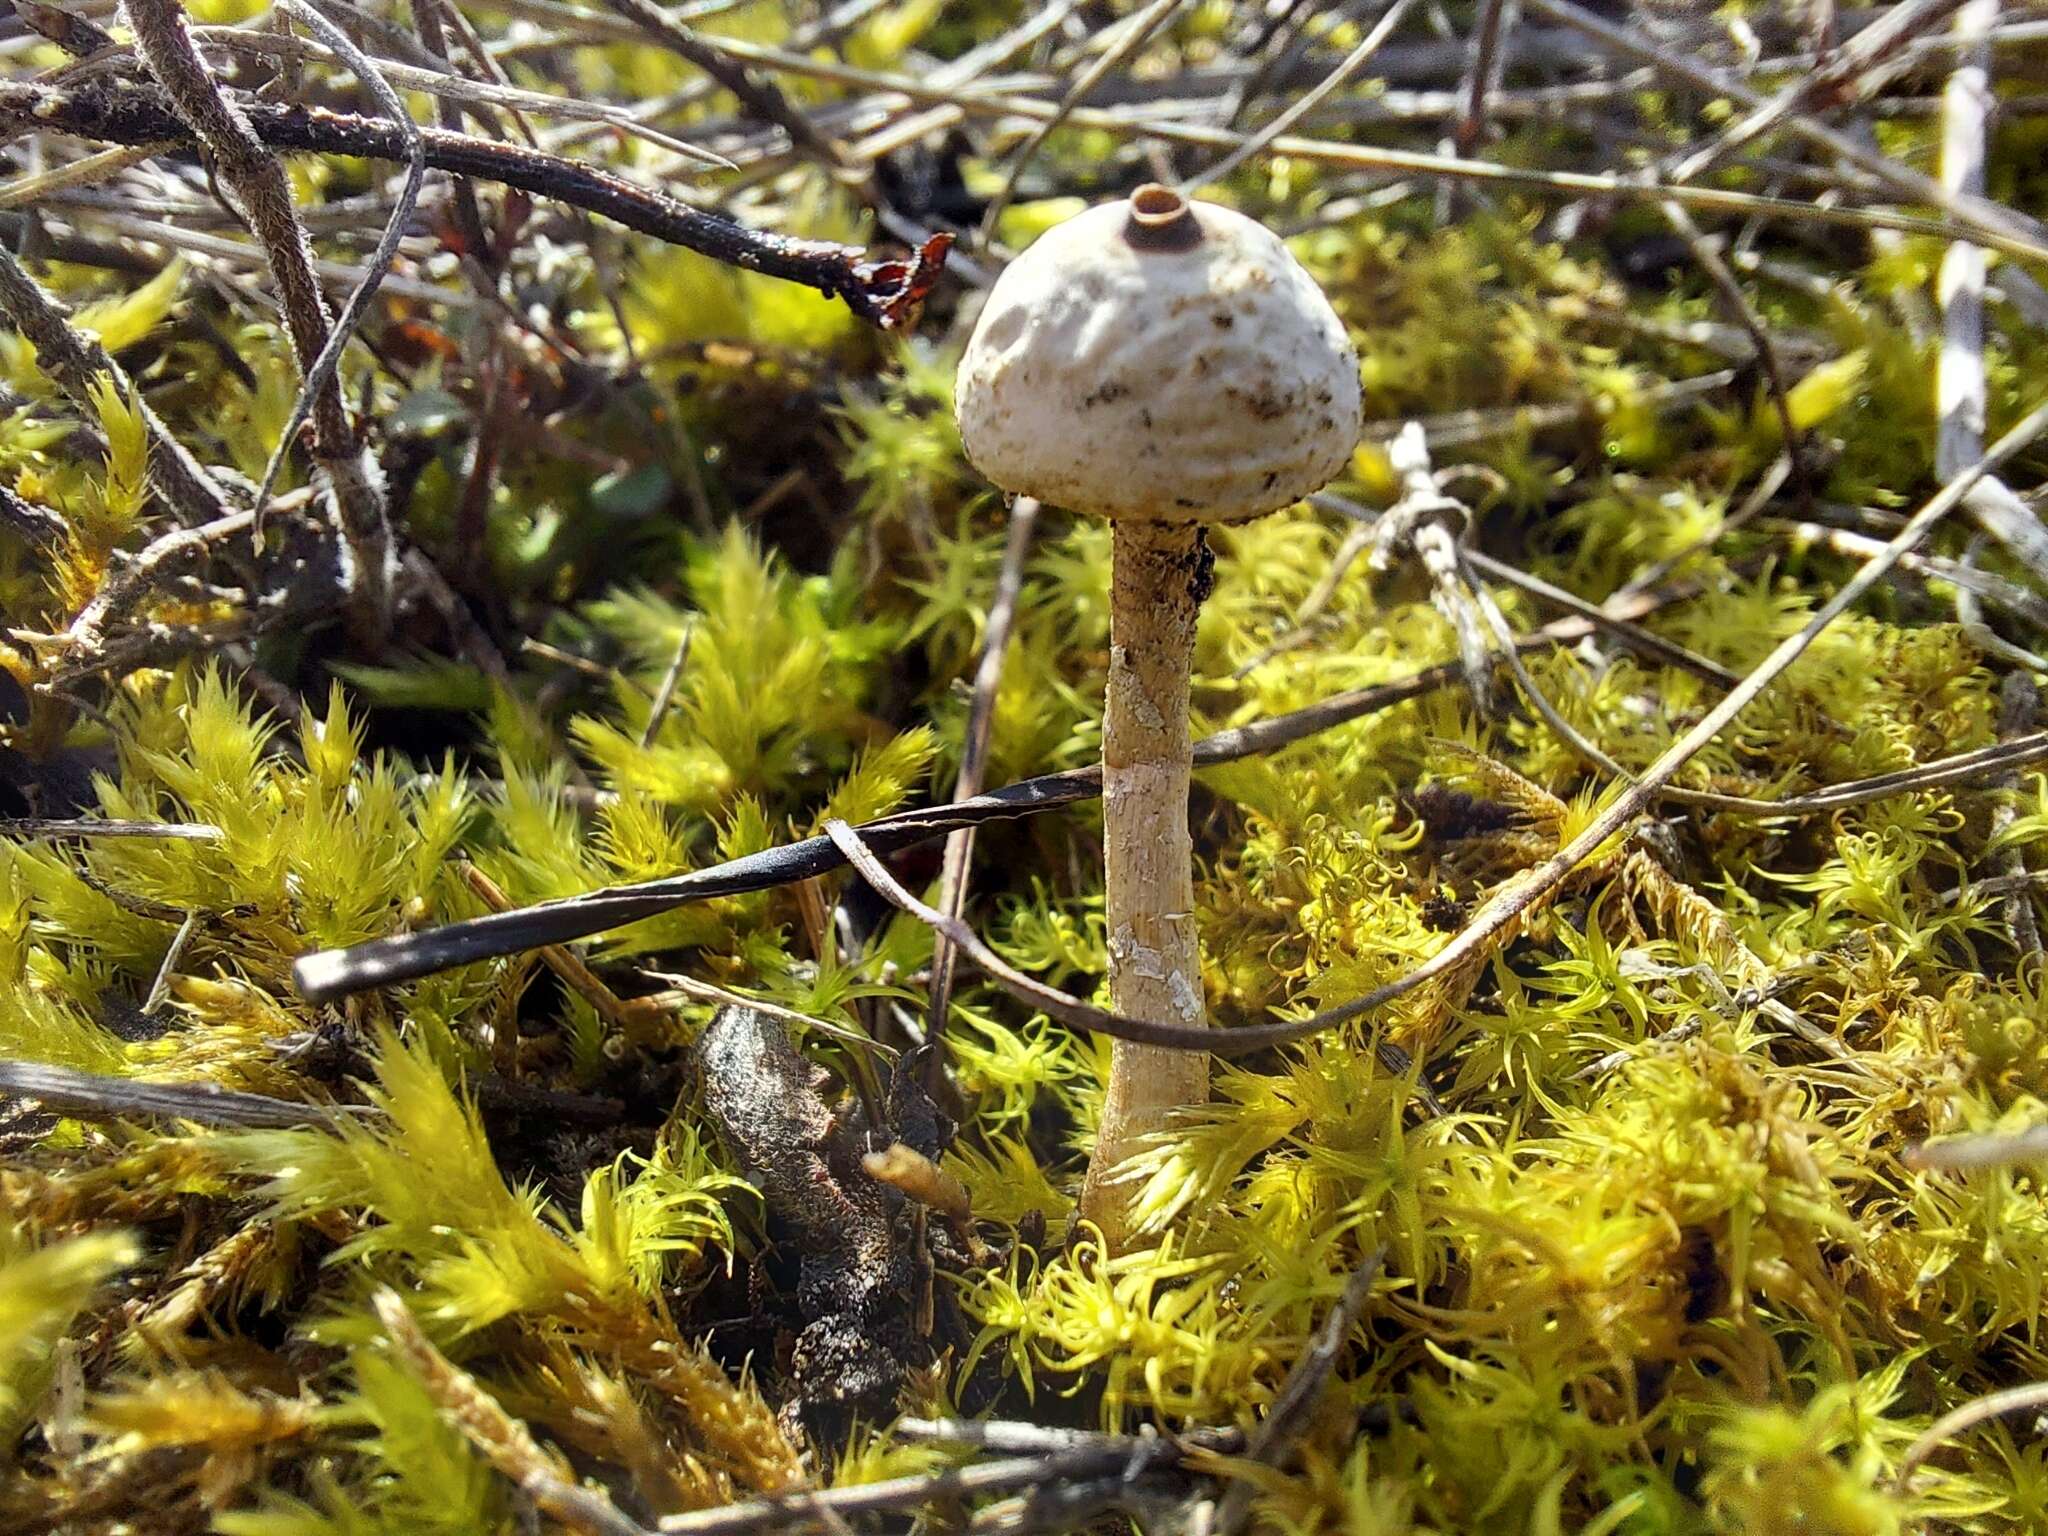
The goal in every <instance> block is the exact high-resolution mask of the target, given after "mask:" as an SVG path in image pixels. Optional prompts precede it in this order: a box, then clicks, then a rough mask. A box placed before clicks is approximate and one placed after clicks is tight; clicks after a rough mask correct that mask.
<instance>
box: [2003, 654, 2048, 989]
mask: <svg viewBox="0 0 2048 1536" xmlns="http://www.w3.org/2000/svg"><path fill="white" fill-rule="evenodd" d="M2040 720H2041V690H2040V688H2039V687H2038V686H2037V685H2036V684H2035V682H2034V679H2033V678H2032V677H2030V676H2028V675H2027V674H2026V673H2025V672H2011V673H2008V674H2007V675H2006V679H2005V681H2004V682H2003V683H2001V684H2000V685H1999V689H1998V734H1999V737H2000V739H2001V740H2004V741H2012V740H2015V739H2018V738H2020V737H2021V736H2023V735H2024V734H2025V733H2026V732H2028V731H2031V730H2033V729H2034V728H2035V727H2036V726H2037V725H2039V724H2040ZM1995 787H1996V788H1997V789H1999V790H2001V791H2003V793H2001V794H2000V795H1999V796H1998V799H1997V803H1996V804H1995V805H1994V806H1993V807H1992V810H1991V837H1992V841H1993V842H1994V843H1996V841H1997V840H1998V837H1999V835H2000V834H2001V833H2003V832H2004V831H2005V830H2006V829H2007V828H2009V827H2010V826H2011V825H2012V824H2013V822H2014V821H2016V820H2017V819H2018V818H2019V808H2018V807H2017V806H2016V805H2015V804H2014V803H2013V802H2014V799H2015V793H2014V792H2015V791H2017V790H2018V789H2019V787H2020V778H2019V774H2018V773H2017V772H2013V773H2008V774H2005V775H2003V776H2002V777H2001V778H1999V779H1998V780H1997V781H1996V785H1995ZM1992 858H1993V864H1992V868H1993V869H1994V870H1996V871H1997V876H1996V878H1999V879H2002V880H2004V881H2006V882H2008V883H2009V885H2010V886H2011V889H2009V890H2008V891H2007V892H2006V894H2005V902H2004V914H2005V927H2006V931H2007V932H2008V933H2010V934H2011V935H2012V947H2013V949H2014V951H2015V952H2016V953H2017V954H2018V955H2019V957H2020V961H2021V963H2022V964H2023V965H2025V964H2029V963H2031V964H2033V965H2036V966H2038V965H2039V964H2040V963H2041V956H2042V945H2041V924H2040V922H2039V921H2038V920H2037V919H2036V918H2035V916H2034V893H2033V891H2032V889H2031V888H2030V886H2031V881H2032V877H2033V876H2032V871H2030V870H2029V869H2028V868H2027V863H2026V854H2025V851H2024V850H2023V849H2022V848H2021V847H2020V845H2019V844H2018V843H2017V842H2012V843H2008V844H2006V846H2005V847H2003V848H2000V849H1998V851H1997V852H1996V853H1994V854H1993V855H1992Z"/></svg>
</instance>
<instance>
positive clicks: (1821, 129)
mask: <svg viewBox="0 0 2048 1536" xmlns="http://www.w3.org/2000/svg"><path fill="white" fill-rule="evenodd" d="M1526 3H1527V5H1528V6H1529V8H1530V9H1531V10H1532V11H1536V12H1538V13H1540V14H1542V15H1544V16H1548V17H1549V18H1550V19H1551V20H1553V21H1557V22H1561V23H1563V24H1564V25H1566V26H1568V27H1571V28H1573V29H1574V30H1575V31H1578V32H1582V33H1584V34H1585V35H1586V36H1587V37H1589V38H1591V39H1593V40H1594V41H1595V42H1597V43H1599V44H1600V45H1601V46H1602V47H1603V48H1607V49H1610V50H1611V51H1613V52H1615V53H1618V54H1620V55H1622V56H1623V57H1625V58H1629V59H1633V60H1635V61H1636V62H1637V63H1640V64H1649V65H1652V66H1654V67H1655V68H1657V69H1659V70H1661V71H1663V72H1664V73H1666V74H1668V75H1670V76H1671V77H1672V78H1673V79H1676V80H1680V81H1682V82H1684V83H1685V84H1686V85H1689V86H1691V87H1692V88H1693V89H1694V90H1698V91H1702V92H1705V93H1706V94H1707V95H1708V96H1710V97H1713V96H1725V97H1727V98H1729V99H1730V100H1732V101H1735V102H1738V103H1740V104H1741V105H1743V106H1745V107H1749V108H1756V107H1760V106H1762V105H1763V100H1764V99H1763V97H1762V95H1761V94H1760V93H1759V92H1757V91H1756V90H1755V89H1754V88H1752V87H1751V86H1749V85H1748V84H1746V83H1744V82H1743V81H1741V80H1739V79H1736V78H1735V77H1734V76H1732V75H1730V74H1729V73H1727V72H1726V71H1725V70H1718V69H1714V68H1711V67H1710V66H1708V65H1705V64H1702V63H1700V62H1698V61H1697V60H1695V59H1693V58H1691V57H1689V56H1688V55H1686V54H1683V53H1681V52H1678V51H1676V50H1673V49H1668V48H1662V47H1660V46H1658V45H1657V44H1656V43H1654V42H1652V41H1651V40H1649V39H1648V38H1645V37H1643V36H1641V35H1640V34H1638V33H1636V32H1633V31H1631V30H1630V29H1628V28H1626V27H1618V26H1616V25H1614V24H1613V23H1612V22H1609V21H1606V20H1604V19H1602V18H1601V17H1599V16H1596V15H1594V14H1593V13H1592V12H1591V11H1588V10H1584V9H1582V8H1581V7H1579V6H1577V5H1574V4H1573V3H1572V0H1526ZM1784 126H1785V128H1786V130H1787V131H1788V132H1791V133H1795V134H1797V135H1798V136H1799V137H1800V138H1802V139H1805V140H1806V141H1807V142H1808V143H1810V144H1813V145H1815V146H1816V147H1818V148H1820V149H1824V150H1826V151H1827V152H1828V153H1829V154H1832V155H1835V156H1837V157H1838V158H1840V159H1842V160H1846V161H1847V162H1848V163H1849V164H1851V165H1853V166H1855V167H1856V168H1857V169H1859V170H1862V171H1866V172H1868V173H1869V174H1870V175H1872V176H1875V177H1877V178H1879V179H1880V180H1881V181H1883V182H1884V183H1885V184H1886V185H1887V186H1889V187H1890V188H1892V190H1893V191H1894V192H1896V193H1898V194H1899V195H1900V196H1902V197H1905V198H1907V199H1909V200H1911V201H1913V202H1922V203H1927V204H1930V205H1932V206H1933V207H1936V208H1939V209H1940V210H1941V211H1942V212H1943V213H1944V214H1946V215H1948V216H1949V217H1950V218H1952V219H1954V220H1955V221H1956V222H1958V223H1959V224H1962V225H1964V226H1966V227H1967V228H1968V229H1969V230H1970V231H1971V233H1972V235H1973V236H1976V237H1978V238H1981V239H1983V240H1984V242H1985V243H1986V244H1989V243H1991V237H1992V236H1994V235H1995V236H1997V237H1998V239H1999V240H2001V241H2003V240H2017V241H2020V242H2022V243H2023V244H2026V245H2028V246H2031V247H2039V246H2041V245H2042V244H2043V242H2044V241H2048V229H2043V228H2042V226H2041V225H2040V223H2039V222H2038V221H2037V220H2034V219H2030V218H2027V217H2025V216H2024V215H2021V214H2018V213H2015V212H2013V211H2012V210H2011V209H2009V208H2004V207H2001V206H2000V205H1998V204H1996V203H1993V202H1989V201H1987V200H1986V199H1984V198H1981V197H1963V196H1959V195H1957V194H1954V193H1951V192H1949V191H1948V190H1947V189H1945V188H1944V187H1942V186H1941V185H1940V183H1938V182H1937V181H1935V180H1934V178H1933V177H1931V176H1928V175H1925V174H1923V173H1922V172H1919V171H1916V170H1914V169H1912V167H1910V166H1906V165H1901V164H1900V163H1899V162H1898V161H1896V160H1894V159H1892V158H1891V157H1890V156H1888V155H1884V154H1880V153H1878V152H1877V151H1875V150H1871V149H1868V148H1866V147H1864V146H1863V145H1861V144H1859V143H1857V142H1856V141H1855V140H1854V139H1851V138H1849V137H1848V136H1847V135H1846V134H1843V133H1840V132H1838V131H1837V130H1835V129H1833V128H1830V127H1828V126H1827V125H1826V124H1824V123H1820V122H1816V121H1815V120H1814V119H1812V118H1810V117H1806V116H1803V115H1801V114H1799V113H1796V112H1795V113H1792V114H1790V115H1789V116H1787V117H1786V118H1785V120H1784ZM1647 180H1654V178H1651V179H1647ZM1646 184H1647V181H1646ZM1658 184H1659V185H1661V187H1662V189H1663V191H1664V192H1665V193H1667V194H1672V195H1676V189H1677V187H1678V186H1679V185H1681V184H1682V183H1678V182H1674V181H1670V180H1668V179H1667V180H1665V181H1663V182H1661V183H1658ZM1683 184H1684V185H1690V184H1689V183H1683Z"/></svg>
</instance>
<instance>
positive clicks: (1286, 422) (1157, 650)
mask: <svg viewBox="0 0 2048 1536" xmlns="http://www.w3.org/2000/svg"><path fill="white" fill-rule="evenodd" d="M955 397H956V409H957V411H958V413H959V418H960V437H961V442H962V444H963V445H964V447H965V449H966V452H967V457H968V459H969V460H970V461H971V462H972V463H973V464H974V466H975V467H976V468H977V469H978V470H980V471H981V472H982V474H984V475H986V476H987V477H988V478H989V479H990V480H991V481H993V482H994V483H995V484H996V485H998V486H1000V487H1002V488H1003V489H1004V490H1007V491H1011V492H1014V493H1017V494H1021V495H1028V496H1035V497H1037V498H1039V499H1040V500H1041V501H1046V502H1050V503H1053V504H1055V505H1058V506H1063V507H1065V508H1067V509H1068V510H1069V511H1072V512H1079V513H1084V514H1092V515H1094V516H1097V517H1106V518H1108V519H1110V530H1111V549H1112V556H1111V561H1112V568H1111V572H1110V660H1109V685H1108V692H1107V697H1106V700H1105V703H1104V709H1103V721H1102V804H1103V834H1104V845H1105V846H1104V864H1105V870H1104V883H1105V904H1106V907H1107V909H1108V910H1107V916H1108V922H1109V984H1110V996H1111V999H1112V1002H1113V1005H1114V1007H1115V1008H1116V1010H1117V1011H1118V1012H1119V1013H1124V1014H1128V1015H1130V1016H1132V1017H1136V1018H1142V1019H1147V1020H1151V1021H1155V1022H1163V1023H1173V1024H1185V1025H1202V1024H1204V1023H1205V1022H1206V1009H1205V1007H1204V1003H1203V997H1202V970H1201V956H1200V952H1199V949H1198V946H1197V942H1196V934H1195V925H1194V915H1193V908H1194V875H1193V845H1192V842H1191V840H1190V837H1189V834H1188V776H1189V769H1190V766H1191V762H1190V740H1189V735H1188V673H1189V667H1190V664H1191V662H1192V659H1193V654H1194V642H1195V615H1196V611H1197V610H1198V609H1199V607H1200V606H1201V603H1202V599H1203V598H1204V597H1205V596H1206V595H1207V592H1208V589H1209V575H1210V563H1211V557H1210V554H1209V549H1208V545H1207V542H1206V540H1205V537H1204V534H1203V525H1204V524H1205V523H1228V522H1239V521H1243V520H1245V519H1247V518H1253V517H1258V516H1260V515H1261V514H1263V513H1267V512H1271V511H1274V510H1276V509H1278V508H1280V507H1284V506H1286V505H1288V504H1289V503H1290V502H1293V501H1296V500H1298V499H1299V498H1301V497H1303V496H1306V495H1308V494H1310V493H1311V492H1313V491H1316V490H1320V489H1321V488H1322V487H1323V486H1324V485H1326V484H1327V483H1328V482H1329V481H1330V480H1331V478H1332V477H1334V476H1335V475H1336V474H1337V472H1338V471H1339V470H1340V469H1341V468H1342V467H1343V466H1344V464H1345V463H1346V462H1347V461H1348V460H1349V458H1350V455H1351V451H1352V449H1353V447H1354V446H1355V445H1356V444H1357V441H1358V431H1359V389H1358V359H1357V356H1356V354H1355V353H1354V352H1353V351H1352V349H1351V344H1350V342H1349V340H1348V339H1347V338H1346V337H1345V334H1344V327H1343V325H1342V324H1341V323H1340V322H1339V321H1338V319H1337V316H1336V314H1335V313H1334V312H1333V311H1332V310H1331V308H1330V304H1329V301H1328V300H1327V299H1326V298H1324V297H1323V294H1322V291H1321V290H1320V289H1319V288H1317V286H1316V284H1315V280H1314V279H1313V278H1311V277H1310V276H1309V275H1308V273H1307V272H1306V271H1305V270H1303V268H1302V266H1301V264H1300V263H1299V262H1297V261H1296V260H1295V259H1294V257H1293V256H1292V255H1291V254H1290V253H1289V252H1288V250H1287V247H1286V246H1285V245H1283V244H1282V243H1281V242H1280V239H1279V237H1278V236H1276V235H1274V234H1273V233H1272V232H1271V231H1270V230H1268V229H1266V228H1265V227H1263V226H1262V225H1260V224H1257V223H1255V222H1254V221H1252V220H1251V219H1248V218H1246V217H1244V216H1243V215H1242V214H1239V213H1235V212H1232V211H1231V210H1230V209H1227V208H1221V207H1218V206H1216V205H1214V204H1211V203H1192V202H1189V201H1188V200H1187V199H1186V198H1184V197H1182V196H1181V194H1180V193H1178V192H1176V191H1174V190H1173V189H1172V188H1170V187H1165V186H1160V185H1157V184H1151V185H1147V186H1143V187H1140V188H1138V190H1137V191H1136V192H1134V193H1132V194H1131V197H1130V199H1129V200H1128V201H1119V202H1114V203H1105V204H1103V205H1101V206H1099V207H1096V208H1091V209H1089V210H1088V211H1087V212H1085V213H1082V214H1080V215H1078V216H1076V217H1075V218H1073V219H1070V220H1068V221H1067V222H1066V223H1064V224H1061V225H1059V226H1057V227H1055V228H1054V229H1052V230H1050V231H1048V232H1047V233H1046V234H1045V235H1043V236H1042V237H1041V238H1040V239H1039V240H1037V241H1036V242H1035V243H1034V244H1033V245H1032V246H1031V247H1030V248H1029V249H1028V250H1026V251H1025V252H1024V254H1023V255H1021V256H1019V257H1018V258H1017V259H1016V260H1015V261H1014V262H1012V263H1011V264H1010V265H1009V267H1008V268H1007V269H1006V270H1005V271H1004V272H1003V274H1002V276H1001V278H1000V279H999V280H998V281H997V282H996V284H995V287H994V288H993V290H992V291H991V292H990V293H989V296H988V300H987V303H986V304H985V306H984V307H983V309H982V312H981V316H980V319H979V320H978V321H977V323H976V325H975V328H974V333H973V335H972V337H971V338H970V339H969V340H968V343H967V351H966V353H965V355H964V356H963V357H962V358H961V360H960V373H959V379H958V382H957V385H956V390H955ZM1208 1096H1209V1063H1208V1058H1207V1056H1206V1054H1204V1053H1202V1052H1199V1051H1186V1050H1174V1049H1168V1048H1165V1047H1161V1046H1146V1045H1134V1044H1132V1043H1130V1042H1128V1041H1122V1040H1119V1041H1118V1042H1116V1046H1115V1052H1114V1055H1113V1058H1112V1062H1111V1067H1110V1080H1109V1091H1108V1097H1107V1099H1106V1101H1105V1102H1104V1105H1103V1110H1102V1123H1101V1128H1100V1131H1099V1134H1098V1137H1097V1141H1096V1146H1095V1155H1094V1158H1093V1160H1092V1161H1091V1163H1090V1165H1089V1169H1088V1178H1087V1183H1086V1185H1085V1187H1084V1188H1083V1191H1082V1196H1081V1212H1082V1215H1083V1216H1085V1217H1086V1218H1088V1219H1089V1220H1091V1221H1093V1222H1095V1223H1096V1225H1097V1226H1098V1227H1100V1228H1101V1229H1102V1231H1103V1234H1104V1237H1105V1239H1106V1240H1107V1241H1108V1243H1109V1244H1110V1246H1111V1248H1112V1250H1115V1249H1119V1248H1122V1247H1123V1246H1125V1244H1126V1242H1127V1240H1128V1238H1129V1235H1130V1234H1129V1225H1130V1221H1129V1210H1128V1206H1129V1195H1128V1192H1127V1190H1126V1188H1125V1187H1123V1186H1122V1185H1120V1184H1118V1183H1117V1182H1116V1179H1115V1174H1116V1170H1117V1168H1118V1165H1119V1164H1121V1163H1123V1162H1124V1161H1125V1160H1126V1159H1127V1158H1128V1157H1129V1155H1130V1154H1131V1153H1132V1151H1134V1150H1135V1146H1134V1143H1136V1142H1137V1140H1138V1139H1139V1138H1140V1137H1143V1136H1145V1135H1147V1134H1148V1133H1150V1132H1153V1131H1157V1130H1159V1129H1160V1128H1162V1127H1163V1126H1164V1125H1165V1124H1166V1123H1167V1122H1168V1120H1169V1119H1170V1117H1171V1116H1172V1114H1173V1112H1174V1111H1175V1110H1178V1109H1182V1108H1185V1107H1187V1106H1190V1105H1195V1104H1200V1103H1203V1102H1205V1101H1206V1100H1207V1099H1208Z"/></svg>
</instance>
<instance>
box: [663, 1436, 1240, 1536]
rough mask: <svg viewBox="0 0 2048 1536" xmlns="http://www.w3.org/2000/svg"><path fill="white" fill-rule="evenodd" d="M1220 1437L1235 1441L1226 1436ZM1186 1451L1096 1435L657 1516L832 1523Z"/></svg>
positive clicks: (714, 1533) (1158, 1441)
mask: <svg viewBox="0 0 2048 1536" xmlns="http://www.w3.org/2000/svg"><path fill="white" fill-rule="evenodd" d="M1223 1433H1224V1434H1228V1433H1229V1432H1227V1431H1225V1432H1223ZM1187 1438H1188V1440H1190V1441H1192V1442H1193V1443H1195V1444H1197V1445H1200V1444H1204V1443H1205V1442H1206V1443H1210V1444H1214V1443H1217V1441H1216V1439H1215V1438H1214V1437H1213V1435H1212V1436H1204V1437H1202V1438H1197V1437H1195V1436H1189V1437H1187ZM1221 1443H1223V1444H1230V1443H1232V1442H1231V1441H1228V1440H1225V1441H1222V1442H1221ZM1187 1454H1188V1451H1187V1446H1186V1445H1185V1444H1184V1443H1183V1442H1182V1441H1181V1440H1179V1439H1169V1438H1167V1437H1165V1436H1159V1437H1157V1438H1153V1439H1139V1438H1135V1437H1125V1436H1101V1437H1096V1438H1095V1439H1092V1440H1083V1441H1081V1442H1080V1443H1079V1444H1076V1445H1072V1446H1068V1447H1065V1448H1062V1449H1048V1450H1043V1451H1035V1452H1030V1453H1026V1454H1024V1455H1020V1456H1006V1457H1001V1458H998V1459H996V1460H993V1461H984V1462H980V1463H978V1464H976V1465H974V1466H967V1467H954V1468H948V1469H947V1470H945V1471H941V1472H932V1473H926V1474H923V1475H920V1476H911V1477H895V1478H888V1479H885V1480H884V1481H881V1482H875V1483H856V1484H853V1485H851V1486H849V1487H844V1488H825V1489H819V1490H818V1491H816V1492H808V1491H806V1492H800V1493H790V1494H784V1495H782V1496H781V1497H779V1498H767V1499H755V1500H751V1501H749V1502H748V1503H745V1504H730V1505H727V1506H726V1507H725V1508H723V1509H705V1510H698V1511H696V1512H695V1513H692V1514H686V1515H669V1516H667V1517H666V1518H665V1519H663V1520H662V1522H661V1530H662V1532H663V1536H766V1533H769V1532H774V1531H781V1530H787V1529H789V1528H790V1527H792V1526H799V1525H812V1524H818V1525H824V1526H826V1527H827V1529H831V1528H832V1522H833V1521H834V1520H835V1519H837V1520H840V1521H844V1520H846V1519H848V1518H849V1517H851V1516H855V1515H869V1514H891V1513H895V1512H898V1511H903V1510H914V1509H919V1508H922V1507H923V1506H924V1505H927V1504H930V1503H933V1502H935V1501H937V1500H941V1499H959V1498H968V1497H972V1496H973V1495H976V1494H983V1493H1002V1492H1007V1491H1009V1490H1010V1489H1013V1488H1028V1487H1031V1486H1033V1485H1034V1484H1040V1483H1057V1482H1063V1481H1072V1480H1079V1479H1083V1478H1088V1477H1095V1476H1102V1475H1105V1474H1108V1473H1119V1474H1121V1473H1126V1472H1127V1473H1128V1474H1129V1475H1130V1476H1132V1477H1136V1476H1138V1475H1140V1474H1142V1473H1144V1472H1147V1471H1151V1470H1154V1469H1156V1468H1160V1467H1164V1466H1167V1465H1171V1464H1174V1463H1178V1462H1180V1461H1182V1460H1183V1459H1185V1457H1186V1456H1187Z"/></svg>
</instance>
